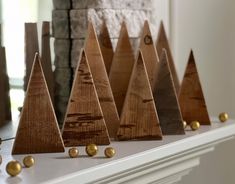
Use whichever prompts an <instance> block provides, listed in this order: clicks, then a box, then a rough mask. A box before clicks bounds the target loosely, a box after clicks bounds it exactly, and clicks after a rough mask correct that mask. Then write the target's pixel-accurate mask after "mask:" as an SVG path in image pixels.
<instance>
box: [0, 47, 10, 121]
mask: <svg viewBox="0 0 235 184" xmlns="http://www.w3.org/2000/svg"><path fill="white" fill-rule="evenodd" d="M9 91H10V86H9V78H8V75H7V66H6V52H5V48H4V47H1V46H0V99H1V100H0V125H2V124H4V123H5V122H6V121H10V120H11V101H10V95H9Z"/></svg>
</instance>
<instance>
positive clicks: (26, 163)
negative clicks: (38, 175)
mask: <svg viewBox="0 0 235 184" xmlns="http://www.w3.org/2000/svg"><path fill="white" fill-rule="evenodd" d="M34 163H35V160H34V158H33V157H32V156H26V157H24V160H23V164H24V166H25V167H28V168H29V167H32V166H33V165H34Z"/></svg>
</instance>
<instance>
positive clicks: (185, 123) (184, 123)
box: [183, 121, 187, 129]
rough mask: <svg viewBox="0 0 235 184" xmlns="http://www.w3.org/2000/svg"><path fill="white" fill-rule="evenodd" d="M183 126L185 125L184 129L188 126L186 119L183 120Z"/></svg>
mask: <svg viewBox="0 0 235 184" xmlns="http://www.w3.org/2000/svg"><path fill="white" fill-rule="evenodd" d="M183 126H184V129H185V128H187V122H186V121H183Z"/></svg>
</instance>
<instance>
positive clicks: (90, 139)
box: [62, 51, 110, 146]
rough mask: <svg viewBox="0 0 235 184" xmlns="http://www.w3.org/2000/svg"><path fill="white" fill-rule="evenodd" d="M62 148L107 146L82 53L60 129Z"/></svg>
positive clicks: (90, 78) (102, 124)
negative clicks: (92, 144)
mask: <svg viewBox="0 0 235 184" xmlns="http://www.w3.org/2000/svg"><path fill="white" fill-rule="evenodd" d="M62 136H63V139H64V144H65V146H81V145H87V144H90V143H94V144H97V145H107V144H110V141H109V136H108V131H107V128H106V125H105V120H104V116H103V113H102V110H101V107H100V102H99V99H98V96H97V93H96V89H95V85H94V81H93V78H92V74H91V71H90V68H89V65H88V63H87V59H86V55H85V52H84V51H82V54H81V58H80V64H79V65H78V66H77V70H76V74H75V78H74V83H73V87H72V91H71V96H70V99H69V104H68V108H67V113H66V115H65V121H64V126H63V134H62Z"/></svg>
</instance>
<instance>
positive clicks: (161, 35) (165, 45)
mask: <svg viewBox="0 0 235 184" xmlns="http://www.w3.org/2000/svg"><path fill="white" fill-rule="evenodd" d="M156 48H157V52H158V54H159V53H162V49H166V51H167V54H168V61H169V66H170V69H171V74H172V77H173V81H174V85H175V89H176V94H178V93H179V88H180V82H179V78H178V75H177V72H176V68H175V63H174V59H173V56H172V52H171V49H170V45H169V41H168V39H167V36H166V31H165V28H164V25H163V22H162V21H161V24H160V29H159V32H158V38H157V44H156Z"/></svg>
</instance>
